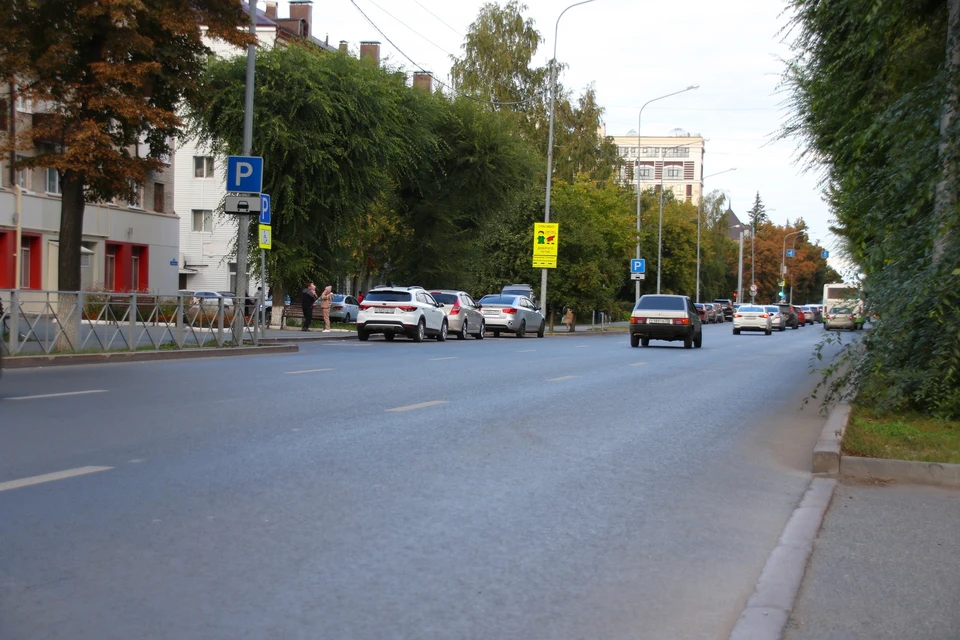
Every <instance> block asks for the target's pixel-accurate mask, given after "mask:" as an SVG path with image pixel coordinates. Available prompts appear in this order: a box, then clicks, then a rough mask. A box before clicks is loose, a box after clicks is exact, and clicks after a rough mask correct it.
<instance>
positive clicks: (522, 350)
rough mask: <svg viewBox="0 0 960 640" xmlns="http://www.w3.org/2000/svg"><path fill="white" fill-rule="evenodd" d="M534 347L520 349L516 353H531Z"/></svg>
mask: <svg viewBox="0 0 960 640" xmlns="http://www.w3.org/2000/svg"><path fill="white" fill-rule="evenodd" d="M534 351H536V349H520V350H518V351H517V353H533V352H534Z"/></svg>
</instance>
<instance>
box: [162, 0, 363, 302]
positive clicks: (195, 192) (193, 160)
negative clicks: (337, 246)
mask: <svg viewBox="0 0 960 640" xmlns="http://www.w3.org/2000/svg"><path fill="white" fill-rule="evenodd" d="M312 22H313V4H312V2H309V1H296V0H293V1H291V2H290V17H289V18H279V17H277V3H276V2H267V3H266V11H257V38H258V40H259V42H260V46H261V47H264V48H266V49H270V48H272V47H275V46H282V45H283V44H284V43H286V42H290V41H292V40H307V41H309V42H311V43H312V44H314V45H315V46H317V47H320V48H322V49H324V50H326V51H331V52H333V51H337V49H336V48H334V47H331V46H330V45H329V44H328V43H327V42H323V41H320V40H317V39H316V38H313V37H312V36H311V35H310V33H311V25H312ZM205 44H206V45H207V46H208V47H210V49H211V50H212V51H213V52H214V54H215V55H217V56H219V57H222V58H228V57H233V56H238V55H246V52H245V51H243V50H241V49H238V48H236V47H234V46H232V45H230V44H227V43H225V42H223V41H219V40H210V39H205ZM344 44H345V43H344ZM175 167H176V198H177V212H178V213H179V214H180V255H179V265H180V270H179V272H180V278H179V287H180V289H191V290H194V291H197V290H212V291H228V290H229V291H234V290H235V285H236V276H237V265H236V262H235V258H234V257H233V253H234V251H233V250H234V247H235V244H236V239H237V219H236V217H233V216H227V215H218V214H216V213H215V212H216V211H217V209H218V207H219V206H220V203H221V201H222V200H223V197H224V195H226V182H225V174H224V169H225V168H226V158H222V157H215V156H214V155H213V154H211V153H210V151H209V150H207V149H205V148H204V147H202V146H201V145H199V144H198V143H197V141H196V140H182V141H181V143H180V145H179V146H178V149H177V153H176V162H175ZM250 255H251V262H253V261H254V260H256V256H257V249H256V246H254V247H252V250H251V254H250ZM256 286H257V285H256V284H254V283H252V282H251V289H255V288H256Z"/></svg>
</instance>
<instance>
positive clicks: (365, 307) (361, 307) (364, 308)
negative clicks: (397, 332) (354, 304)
mask: <svg viewBox="0 0 960 640" xmlns="http://www.w3.org/2000/svg"><path fill="white" fill-rule="evenodd" d="M371 306H372V305H369V304H362V305H360V311H366V310H367V309H369V308H370V307H371Z"/></svg>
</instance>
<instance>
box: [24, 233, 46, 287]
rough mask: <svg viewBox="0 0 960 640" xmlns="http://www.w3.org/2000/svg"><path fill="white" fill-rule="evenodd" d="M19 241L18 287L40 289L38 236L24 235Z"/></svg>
mask: <svg viewBox="0 0 960 640" xmlns="http://www.w3.org/2000/svg"><path fill="white" fill-rule="evenodd" d="M20 242H21V244H20V288H21V289H40V288H41V283H40V269H41V264H40V257H41V256H40V237H39V236H26V235H25V236H23V237H22V238H21V241H20Z"/></svg>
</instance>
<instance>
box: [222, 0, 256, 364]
mask: <svg viewBox="0 0 960 640" xmlns="http://www.w3.org/2000/svg"><path fill="white" fill-rule="evenodd" d="M250 34H251V35H252V36H253V37H254V38H256V37H257V0H250ZM256 64H257V46H256V44H248V45H247V87H246V89H247V91H246V96H245V100H244V106H243V155H245V156H249V155H250V151H251V149H252V148H253V89H254V72H255V70H256ZM249 241H250V219H249V218H248V217H246V216H238V217H237V289H236V291H234V294H236V298H235V300H238V301H243V302H244V304H246V297H245V296H246V295H247V293H248V291H247V282H248V281H247V268H248V267H247V262H248V257H249V252H250V250H249ZM221 317H222V316H221ZM232 333H233V342H234V344H238V345H239V344H242V343H243V314H242V313H234V314H233V330H232Z"/></svg>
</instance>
